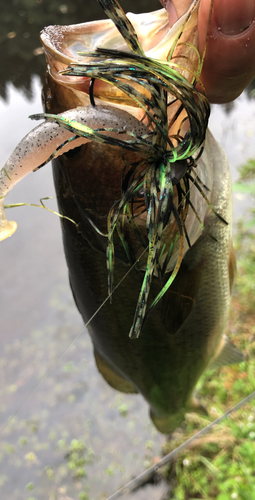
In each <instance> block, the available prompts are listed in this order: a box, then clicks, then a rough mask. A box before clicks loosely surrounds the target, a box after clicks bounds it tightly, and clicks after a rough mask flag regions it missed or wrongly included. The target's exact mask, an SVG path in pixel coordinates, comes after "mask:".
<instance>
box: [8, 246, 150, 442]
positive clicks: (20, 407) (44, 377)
mask: <svg viewBox="0 0 255 500" xmlns="http://www.w3.org/2000/svg"><path fill="white" fill-rule="evenodd" d="M147 250H148V247H147V248H145V249H144V250H143V252H142V253H141V255H140V256H139V257H138V259H137V260H136V262H135V263H134V264H133V265H132V266H131V267H130V269H129V270H128V271H127V272H126V274H125V275H124V276H123V278H121V280H120V281H119V282H118V284H117V285H116V286H115V287H114V290H113V292H112V293H111V294H110V295H108V296H107V297H106V299H105V300H104V301H103V302H102V304H101V305H100V306H99V307H98V309H97V310H96V311H95V312H94V314H92V316H91V317H90V319H89V320H88V321H87V323H85V325H83V326H82V328H81V329H80V331H79V332H78V333H77V334H76V335H75V337H74V338H73V339H72V340H71V342H70V343H69V344H68V346H67V347H66V348H65V349H64V351H63V352H62V353H61V355H60V356H59V358H58V359H57V360H56V361H55V363H54V364H53V365H52V366H51V367H50V368H49V369H48V370H47V371H46V373H45V374H44V375H43V377H42V378H41V380H40V381H39V382H38V384H37V385H36V386H35V388H34V389H33V390H32V391H31V392H30V394H28V396H27V397H26V398H25V399H24V401H23V402H22V403H21V405H20V406H19V407H18V408H17V410H16V411H15V412H14V413H13V414H12V415H11V416H10V417H9V418H8V419H7V420H6V422H5V423H4V425H3V426H2V427H1V428H0V435H2V433H3V431H4V429H5V428H6V427H7V425H8V424H9V423H10V422H11V421H12V420H13V419H14V418H15V417H16V416H17V415H18V414H19V412H20V410H21V409H22V408H23V406H24V405H25V403H27V401H29V399H30V398H31V396H32V395H33V394H35V393H36V391H37V389H38V388H39V387H40V385H41V384H42V383H43V382H44V380H46V378H47V377H48V376H49V375H50V374H51V373H52V371H53V370H54V369H55V368H56V366H57V365H58V363H59V362H60V361H61V359H62V358H63V357H64V355H65V354H66V352H67V351H68V349H69V348H70V347H71V346H72V345H73V344H74V342H76V340H77V339H78V338H79V336H80V335H81V333H82V332H83V330H84V328H86V327H87V326H88V325H89V324H90V323H91V321H92V320H93V319H94V317H95V316H96V315H97V314H98V313H99V311H100V310H101V309H102V308H103V306H104V305H105V304H106V303H107V302H108V300H110V298H111V296H112V294H113V293H114V291H115V290H116V289H117V288H118V287H119V286H120V285H121V283H122V282H123V281H124V280H125V279H126V277H127V276H128V275H129V273H130V272H131V271H132V269H133V268H134V267H135V266H136V264H137V263H138V262H139V261H140V259H141V258H142V257H143V255H144V254H145V253H146V252H147Z"/></svg>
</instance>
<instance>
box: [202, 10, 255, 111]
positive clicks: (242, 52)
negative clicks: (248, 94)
mask: <svg viewBox="0 0 255 500" xmlns="http://www.w3.org/2000/svg"><path fill="white" fill-rule="evenodd" d="M209 9H210V0H209V1H208V0H202V1H201V6H200V9H199V19H198V30H199V49H200V53H202V52H203V48H204V45H205V39H206V28H207V19H208V14H209ZM254 19H255V2H254V0H248V1H247V0H242V2H241V1H240V0H215V2H214V8H213V12H212V19H211V24H210V29H209V37H208V41H207V48H206V57H205V61H204V65H203V70H202V74H201V79H202V81H203V84H204V86H205V88H206V94H207V97H208V99H209V101H210V102H212V103H213V102H214V103H225V102H230V101H232V100H233V99H235V98H236V97H238V95H240V93H241V92H242V91H243V89H244V88H245V87H246V86H247V85H248V84H249V83H250V82H251V80H252V79H253V78H254V76H255V21H254Z"/></svg>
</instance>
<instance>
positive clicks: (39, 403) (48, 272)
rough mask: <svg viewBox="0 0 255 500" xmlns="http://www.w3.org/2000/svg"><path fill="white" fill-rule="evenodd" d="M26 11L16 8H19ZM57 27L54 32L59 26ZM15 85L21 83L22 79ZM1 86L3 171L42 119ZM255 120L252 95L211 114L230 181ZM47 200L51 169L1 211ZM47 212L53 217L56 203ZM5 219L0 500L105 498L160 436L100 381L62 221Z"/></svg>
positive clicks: (28, 214) (34, 86)
mask: <svg viewBox="0 0 255 500" xmlns="http://www.w3.org/2000/svg"><path fill="white" fill-rule="evenodd" d="M16 3H17V2H16ZM73 3H75V2H73ZM126 3H127V2H126ZM144 3H145V2H144ZM70 4H71V3H70ZM93 4H94V2H93ZM141 4H142V2H141ZM22 5H23V7H22ZM22 5H21V6H20V10H21V8H23V10H24V9H25V7H24V5H25V6H26V2H23V4H22ZM37 5H39V6H41V5H43V2H42V1H40V2H39V1H37ZM45 5H47V6H48V7H49V5H50V4H49V2H46V3H45ZM80 5H81V2H79V6H80ZM91 5H92V2H91ZM129 5H130V4H129ZM146 5H147V2H146ZM155 6H156V3H155V2H154V3H153V5H152V8H153V7H155ZM58 7H59V11H58V12H55V11H54V16H55V15H56V16H57V14H58V13H59V15H60V17H61V15H62V14H63V15H65V14H66V12H65V7H66V8H67V9H68V8H71V7H69V4H68V5H66V4H61V3H60V2H59V4H58ZM60 7H61V9H62V11H61V10H60ZM124 7H126V6H125V5H124ZM129 8H130V10H131V7H129ZM147 8H148V7H147ZM140 10H141V9H140ZM63 11H64V12H63ZM26 12H27V11H25V14H26ZM40 12H41V11H40ZM45 15H46V14H45ZM75 15H76V16H78V13H77V12H76V14H75V13H73V17H75ZM95 15H96V14H95ZM47 16H48V18H49V16H50V12H48V11H47ZM20 17H21V18H22V17H23V18H24V15H23V16H20ZM25 17H26V16H25ZM97 17H99V16H97ZM79 19H80V17H79ZM52 22H57V21H56V18H55V17H54V20H53V21H52ZM59 22H61V21H59ZM64 22H67V21H66V20H65V21H64ZM72 22H74V19H72ZM48 23H49V21H48ZM30 24H31V25H32V24H33V23H30ZM34 24H35V23H34ZM8 29H9V32H12V31H14V29H13V30H11V29H10V28H9V27H8ZM15 29H16V28H15ZM9 32H8V33H9ZM25 33H26V32H25ZM28 38H29V37H28ZM9 40H11V38H9ZM24 40H27V39H26V38H24ZM37 44H38V42H37ZM33 50H35V49H33ZM38 57H39V56H38ZM40 57H41V56H40ZM31 64H32V63H31ZM40 64H42V66H43V63H40ZM30 69H31V73H33V71H32V66H30ZM39 73H40V72H39V71H38V74H39ZM30 76H31V75H30ZM1 80H2V82H1V84H3V78H2V77H1ZM10 80H11V78H10ZM12 81H14V83H15V85H16V84H17V81H18V79H17V77H16V79H12ZM5 85H6V86H5V90H6V93H7V96H8V99H7V101H4V100H1V101H0V113H1V115H0V116H1V123H0V129H1V134H0V137H1V141H0V148H1V161H2V163H4V161H5V160H6V159H7V158H8V156H9V155H10V153H11V152H12V150H13V148H14V147H15V145H16V144H17V143H18V141H19V140H20V139H21V138H22V137H23V136H24V135H25V133H26V132H27V131H29V130H30V129H31V127H32V126H33V123H31V121H30V120H29V119H28V115H30V114H32V113H34V112H38V111H39V110H40V109H41V102H40V88H41V83H40V78H39V77H38V76H37V77H36V76H34V77H31V82H30V83H29V85H30V87H29V89H30V94H31V93H32V95H33V98H32V100H31V101H28V100H27V98H26V97H25V95H24V92H23V91H22V90H17V89H15V88H14V87H13V85H12V84H10V83H8V79H5ZM16 86H18V85H16ZM20 87H22V85H20ZM1 88H3V85H2V87H1ZM26 88H27V90H26V92H27V93H28V87H26ZM254 114H255V102H254V101H251V100H248V98H247V95H243V96H241V97H240V98H239V99H238V100H237V101H236V102H235V103H234V106H233V109H232V110H231V111H230V112H229V113H228V114H226V112H225V111H224V109H223V108H221V107H217V106H214V107H213V109H212V116H211V130H212V132H213V133H214V135H215V137H216V138H217V139H218V140H219V141H220V143H221V144H222V145H223V147H224V148H225V150H226V152H227V155H228V157H229V160H230V165H231V171H232V176H233V179H234V180H235V179H236V178H237V176H238V174H237V167H238V166H239V165H240V164H241V163H243V162H244V161H245V160H246V159H248V158H250V157H254V154H255V140H254V137H255V124H254V120H253V116H254ZM51 196H54V188H53V182H52V176H51V170H50V166H46V167H45V168H44V169H42V170H41V171H39V172H37V173H34V174H31V175H29V176H28V177H27V178H26V179H25V180H24V181H22V183H20V184H19V185H17V186H16V187H15V189H14V190H13V192H12V193H11V194H10V195H9V196H8V203H12V202H27V203H35V204H39V203H40V201H39V200H40V199H41V198H45V197H51ZM45 204H46V205H47V206H48V207H49V208H51V209H53V210H55V209H56V202H55V200H47V201H45ZM244 205H245V200H244V198H241V197H240V195H238V194H237V195H235V197H234V214H235V219H236V218H237V217H238V216H239V214H240V213H241V211H242V210H243V207H244ZM10 211H12V212H11V214H12V213H13V217H11V216H10V214H9V213H8V215H9V218H13V219H15V220H16V221H17V223H18V230H17V232H16V233H15V235H14V236H13V237H12V238H11V239H8V240H5V241H4V242H2V243H1V249H0V276H1V281H2V286H1V291H0V294H1V295H0V304H1V346H0V388H1V396H0V398H1V399H0V422H1V431H0V443H1V455H0V460H1V466H0V492H1V493H0V497H1V499H2V500H5V499H6V500H7V499H8V500H9V499H10V498H11V499H12V500H23V499H34V500H45V499H49V500H53V499H62V500H64V499H65V500H68V499H78V498H81V499H82V498H84V499H85V498H86V496H85V494H88V498H89V499H90V500H91V499H94V500H96V499H103V498H106V497H107V496H109V495H110V494H111V493H112V492H113V491H115V489H117V488H118V487H120V486H121V485H122V484H124V483H125V482H127V481H128V480H129V479H130V478H131V477H132V476H134V475H136V474H138V473H139V472H141V471H142V470H143V469H144V467H146V465H147V464H151V463H152V462H153V461H154V460H156V459H157V457H158V456H159V454H160V448H161V445H162V443H163V442H164V439H165V438H164V437H163V436H162V435H161V434H159V433H158V432H157V431H156V430H155V428H154V427H153V425H152V424H151V422H150V420H149V417H148V408H147V404H146V403H145V402H144V401H143V399H142V397H141V396H138V395H130V396H129V395H124V394H119V393H117V392H116V391H114V390H113V389H111V388H110V387H109V386H108V385H107V384H106V382H105V381H104V380H103V379H102V377H101V375H100V374H99V373H98V372H97V369H96V367H95V363H94V357H93V352H92V345H91V341H90V338H89V336H88V333H87V331H86V329H85V328H83V323H82V320H81V318H80V316H79V313H78V312H77V310H76V307H75V305H74V303H73V298H72V295H71V292H70V289H69V283H68V276H67V269H66V264H65V260H64V255H63V249H62V242H61V233H60V223H59V219H58V217H57V216H55V215H53V214H52V213H50V212H47V211H46V210H43V209H41V208H33V207H22V208H19V209H17V208H15V209H10ZM13 416H14V418H12V419H11V420H10V421H9V422H8V418H10V417H13ZM73 440H76V441H73ZM72 451H73V452H75V453H76V455H75V454H74V453H73V454H72V453H71V452H72ZM163 490H164V485H163V484H161V485H160V486H158V487H153V486H148V487H147V488H146V489H144V490H141V491H140V492H137V493H136V495H135V498H136V499H137V500H139V499H143V498H150V500H153V499H154V498H155V499H159V498H160V496H161V494H162V492H163ZM82 494H84V496H83V497H82ZM79 495H80V497H79Z"/></svg>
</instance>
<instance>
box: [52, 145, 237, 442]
mask: <svg viewBox="0 0 255 500" xmlns="http://www.w3.org/2000/svg"><path fill="white" fill-rule="evenodd" d="M210 140H211V141H213V139H210ZM223 159H224V157H223ZM217 160H218V159H217V157H216V161H217ZM122 167H123V165H122V164H121V158H120V157H119V156H118V155H116V148H113V147H111V146H108V147H107V148H106V147H105V146H103V145H102V146H101V145H95V144H93V143H91V144H90V143H89V144H86V145H85V146H82V147H80V148H79V149H78V148H77V149H75V150H73V151H72V152H70V153H67V154H65V155H63V156H62V157H61V158H60V159H57V160H55V162H54V181H55V186H56V192H57V197H58V203H59V209H60V212H61V213H63V214H64V215H67V216H68V217H71V218H72V219H74V220H75V221H76V222H78V223H79V225H80V231H81V233H80V234H78V233H77V231H76V229H75V227H74V226H73V225H72V224H70V223H68V222H66V221H65V220H63V221H62V230H63V242H64V248H65V254H66V260H67V264H68V268H69V276H70V284H71V288H72V291H73V294H74V298H75V301H76V304H77V307H78V309H79V311H80V313H81V314H82V317H83V319H84V322H85V323H86V322H87V321H88V320H89V319H90V317H91V316H92V314H94V312H95V311H96V310H97V308H98V307H100V305H101V304H102V302H103V301H104V300H105V298H106V297H107V271H106V262H105V241H104V239H103V238H102V237H100V236H99V235H98V234H97V233H96V232H95V230H94V229H93V228H92V226H91V225H90V223H89V222H88V221H87V219H86V216H85V213H86V214H88V215H89V216H90V218H91V219H92V221H93V222H94V223H95V224H96V225H97V226H98V227H99V229H100V230H102V231H104V229H105V224H106V217H107V214H108V211H109V209H110V207H111V206H112V203H113V201H114V200H116V199H118V197H119V189H120V187H119V186H120V178H121V171H122ZM215 167H216V168H217V165H215ZM224 168H225V176H224V180H223V181H222V180H221V181H219V180H217V182H216V186H215V187H216V188H219V185H220V187H221V196H220V197H218V199H217V196H216V195H214V196H212V198H213V199H212V202H215V201H217V202H218V203H217V205H218V206H217V208H218V210H219V212H220V213H221V215H222V216H225V217H226V216H228V217H229V216H230V214H231V207H230V206H229V205H230V203H229V199H230V198H229V195H230V180H229V175H228V167H227V165H226V164H225V165H224V162H223V163H221V167H220V169H219V167H218V170H221V172H222V171H223V170H224ZM99 179H100V182H99ZM74 196H75V198H76V201H75V200H74V198H73V197H74ZM77 200H78V204H77ZM206 226H207V229H208V230H209V231H211V233H212V234H213V236H214V237H215V238H217V242H214V241H213V240H212V239H211V238H210V236H209V235H208V234H203V235H202V236H201V237H200V239H199V240H198V242H197V243H196V244H195V245H194V246H193V247H192V248H191V249H190V250H189V251H188V252H187V254H186V256H185V258H184V260H183V263H182V265H181V269H180V271H179V273H178V275H177V277H176V279H175V280H174V282H173V284H172V286H171V287H170V289H169V290H168V292H167V293H166V295H165V296H164V297H163V299H162V300H161V301H160V302H159V304H158V305H157V306H156V307H155V309H154V310H153V311H152V313H151V315H150V316H149V318H148V320H147V321H146V323H145V325H144V329H143V332H142V334H141V336H140V337H139V338H138V339H136V340H132V339H130V338H129V336H128V333H129V330H130V325H131V324H132V321H133V316H134V310H135V307H136V303H137V297H138V295H139V291H140V288H141V284H142V280H143V275H144V272H142V271H137V270H135V269H133V270H132V271H131V272H130V274H129V275H128V276H127V277H126V278H125V279H124V281H123V283H121V285H120V286H119V287H118V289H117V290H116V292H115V293H114V296H113V301H112V304H110V302H109V301H108V302H107V303H106V304H105V305H104V306H103V308H102V309H101V310H100V311H99V312H98V314H97V315H96V316H95V318H94V319H93V321H92V322H91V324H90V326H89V332H90V335H91V338H92V341H93V345H94V349H95V355H96V360H97V364H98V367H99V369H100V371H101V373H102V374H103V375H104V377H105V378H106V380H108V382H109V383H110V384H111V385H112V386H114V387H115V388H116V389H119V390H122V391H124V392H140V393H141V394H142V395H143V396H144V398H145V399H146V400H147V401H148V403H149V405H150V407H151V414H152V418H153V420H154V422H155V424H156V426H157V427H158V429H159V430H161V431H162V432H167V433H168V432H171V431H172V430H173V429H174V428H176V426H178V425H179V424H180V423H181V422H182V420H183V418H184V414H185V412H187V411H191V410H195V411H199V412H203V409H202V408H201V407H199V404H197V402H196V401H195V400H194V399H193V396H192V394H193V390H194V387H195V385H196V382H197V381H198V379H199V377H200V375H201V374H202V373H203V371H204V369H205V368H206V366H207V365H208V363H209V362H210V359H211V358H213V356H214V355H215V353H216V350H217V347H218V345H219V342H220V338H221V336H222V333H223V328H224V326H225V322H226V318H227V313H228V307H229V298H230V277H229V276H230V275H229V268H230V270H232V269H233V268H234V259H233V257H231V261H230V255H231V253H230V251H231V233H230V229H229V226H226V225H224V224H223V223H222V222H221V221H220V220H219V219H218V218H217V217H216V216H215V215H214V214H212V213H210V214H209V215H208V218H207V221H206ZM115 245H116V257H117V258H116V262H115V282H116V283H119V281H120V280H121V279H122V278H123V276H124V275H125V274H126V272H127V270H128V268H129V267H128V266H127V264H126V259H125V254H124V251H123V249H122V245H121V244H120V243H118V242H117V241H115ZM159 291H160V287H159V283H158V279H157V278H153V282H152V288H151V300H153V299H154V298H155V297H156V295H157V294H158V293H159Z"/></svg>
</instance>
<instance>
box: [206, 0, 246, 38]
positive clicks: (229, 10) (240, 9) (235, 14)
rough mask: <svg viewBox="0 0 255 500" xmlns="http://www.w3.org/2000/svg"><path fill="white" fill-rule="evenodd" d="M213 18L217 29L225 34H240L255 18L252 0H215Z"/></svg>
mask: <svg viewBox="0 0 255 500" xmlns="http://www.w3.org/2000/svg"><path fill="white" fill-rule="evenodd" d="M214 18H215V21H216V24H217V27H218V30H219V31H220V32H221V33H222V34H223V35H227V36H236V35H240V34H241V33H242V32H243V31H245V30H247V29H248V28H249V27H250V25H251V24H252V22H253V20H254V18H255V2H254V0H242V1H241V0H215V2H214Z"/></svg>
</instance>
